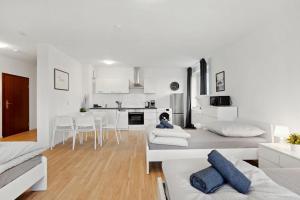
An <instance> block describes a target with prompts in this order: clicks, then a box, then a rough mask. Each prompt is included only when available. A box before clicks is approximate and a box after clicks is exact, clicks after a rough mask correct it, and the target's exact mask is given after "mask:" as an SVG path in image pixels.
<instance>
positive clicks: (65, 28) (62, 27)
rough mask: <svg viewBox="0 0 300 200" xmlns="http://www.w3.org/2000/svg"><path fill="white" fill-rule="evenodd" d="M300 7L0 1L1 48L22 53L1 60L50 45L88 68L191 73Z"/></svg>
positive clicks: (227, 0) (272, 1)
mask: <svg viewBox="0 0 300 200" xmlns="http://www.w3.org/2000/svg"><path fill="white" fill-rule="evenodd" d="M296 1H297V0H295V1H292V0H289V1H287V0H185V1H184V0H106V1H104V0H25V1H20V0H0V41H3V42H7V43H9V44H11V45H13V46H14V47H16V48H18V49H20V52H13V51H9V50H0V53H2V54H9V55H11V56H12V55H14V56H18V57H22V58H26V59H30V60H34V59H35V55H36V44H38V43H49V44H52V45H53V46H55V47H57V48H58V49H60V50H62V51H64V52H66V53H67V54H69V55H70V56H73V57H74V58H76V59H78V60H79V61H80V62H82V63H83V64H97V63H99V60H102V59H113V60H116V61H118V62H119V64H120V65H124V66H142V67H187V66H189V65H191V64H193V63H194V62H195V61H196V60H198V59H199V58H201V57H202V56H209V53H210V52H211V51H213V50H215V49H218V48H220V47H222V46H224V45H226V44H228V43H232V42H233V41H234V40H236V39H237V38H239V37H242V36H243V35H245V34H247V33H249V31H251V30H255V29H257V28H260V27H261V26H263V25H265V24H266V23H269V22H270V21H272V20H276V18H277V17H280V16H281V15H284V13H285V12H287V11H288V10H289V9H292V8H293V7H295V4H296V3H295V2H296ZM298 2H299V1H298ZM297 5H298V6H299V4H297ZM298 8H299V7H298Z"/></svg>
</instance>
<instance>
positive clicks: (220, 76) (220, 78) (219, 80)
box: [216, 71, 225, 92]
mask: <svg viewBox="0 0 300 200" xmlns="http://www.w3.org/2000/svg"><path fill="white" fill-rule="evenodd" d="M216 90H217V92H221V91H225V71H222V72H219V73H217V74H216Z"/></svg>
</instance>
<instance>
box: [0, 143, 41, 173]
mask: <svg viewBox="0 0 300 200" xmlns="http://www.w3.org/2000/svg"><path fill="white" fill-rule="evenodd" d="M45 149H46V148H44V147H43V146H41V145H39V144H38V143H36V142H1V143H0V174H1V173H2V172H4V171H6V170H7V169H10V168H12V167H14V166H16V165H18V164H20V163H22V162H24V161H26V160H28V159H30V158H33V157H35V156H37V155H39V154H41V153H42V152H43V151H45Z"/></svg>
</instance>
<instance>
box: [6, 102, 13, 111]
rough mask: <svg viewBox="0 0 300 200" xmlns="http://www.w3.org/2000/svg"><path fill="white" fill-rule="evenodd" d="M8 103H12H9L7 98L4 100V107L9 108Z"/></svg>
mask: <svg viewBox="0 0 300 200" xmlns="http://www.w3.org/2000/svg"><path fill="white" fill-rule="evenodd" d="M10 104H12V103H10V102H9V101H8V100H6V101H5V107H6V109H8V108H9V105H10Z"/></svg>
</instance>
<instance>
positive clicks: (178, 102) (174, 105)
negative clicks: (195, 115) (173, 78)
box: [170, 93, 184, 127]
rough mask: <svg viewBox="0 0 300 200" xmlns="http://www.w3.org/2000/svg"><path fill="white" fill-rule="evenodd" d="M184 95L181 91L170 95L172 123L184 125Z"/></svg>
mask: <svg viewBox="0 0 300 200" xmlns="http://www.w3.org/2000/svg"><path fill="white" fill-rule="evenodd" d="M183 102H184V96H183V93H177V94H171V95H170V107H171V109H172V120H173V124H175V125H178V126H181V127H184V105H183Z"/></svg>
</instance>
